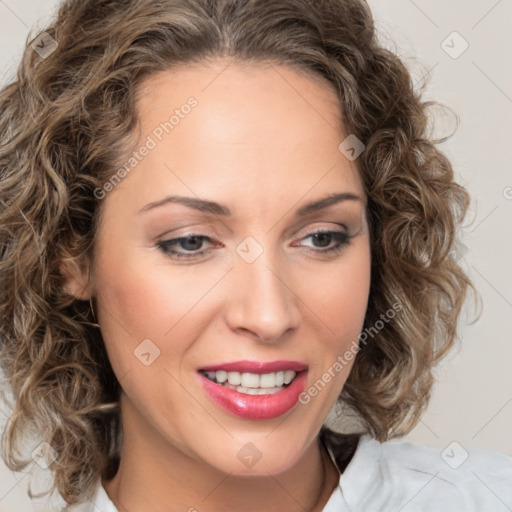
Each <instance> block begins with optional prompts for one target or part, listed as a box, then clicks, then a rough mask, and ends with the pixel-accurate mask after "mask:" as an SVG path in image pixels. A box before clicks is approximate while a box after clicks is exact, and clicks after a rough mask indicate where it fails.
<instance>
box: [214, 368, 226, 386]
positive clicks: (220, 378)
mask: <svg viewBox="0 0 512 512" xmlns="http://www.w3.org/2000/svg"><path fill="white" fill-rule="evenodd" d="M215 378H216V379H217V382H218V383H219V384H222V383H223V382H226V381H227V380H228V372H225V371H224V370H217V371H216V372H215Z"/></svg>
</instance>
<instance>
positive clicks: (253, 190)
mask: <svg viewBox="0 0 512 512" xmlns="http://www.w3.org/2000/svg"><path fill="white" fill-rule="evenodd" d="M226 66H227V62H226V61H218V62H216V63H214V64H209V65H206V64H205V65H194V66H186V67H180V68H177V69H175V70H173V71H172V72H171V71H167V72H162V73H159V74H158V75H157V76H154V77H152V78H150V79H149V80H148V81H147V82H146V84H145V87H144V89H143V92H142V94H141V95H140V98H139V101H138V104H137V109H138V112H139V116H140V128H141V130H140V132H137V136H138V137H139V139H138V142H137V143H136V146H135V147H136V150H137V154H136V155H135V156H134V157H133V158H134V160H132V161H131V163H130V164H129V166H127V169H129V172H127V173H126V175H125V176H124V177H123V174H124V173H120V174H119V176H120V177H122V179H121V181H120V182H119V183H117V182H112V183H114V185H115V186H114V185H112V183H111V184H110V185H107V186H106V187H105V188H104V189H103V190H109V191H108V192H106V193H105V194H104V195H105V197H104V198H103V199H102V200H101V201H102V206H101V207H102V209H103V210H102V222H101V225H100V227H99V231H98V240H97V246H96V251H97V252H96V258H95V261H94V262H93V280H92V282H91V284H90V293H91V295H93V296H94V297H95V299H96V315H97V318H98V321H99V324H100V325H101V332H102V335H103V338H104V341H105V345H106V348H107V351H108V355H109V358H110V360H111V363H112V367H113V369H114V371H115V373H116V375H117V378H118V379H119V381H120V384H121V387H122V389H123V397H122V408H123V422H124V429H125V431H127V432H128V431H130V432H131V433H132V440H133V439H136V441H133V442H134V443H137V444H138V445H139V446H138V448H139V450H141V451H144V450H145V451H146V453H153V454H155V455H156V454H162V455H163V454H165V453H166V451H168V453H171V451H172V450H179V451H180V452H182V453H183V454H185V455H186V456H188V457H191V458H192V459H193V460H196V461H200V462H201V463H208V464H209V465H211V466H213V467H215V468H218V469H219V470H222V471H225V472H230V473H233V474H239V475H244V474H251V475H265V474H267V472H270V473H278V472H280V471H284V470H286V469H287V468H289V467H290V466H292V465H293V464H294V463H295V462H296V461H297V460H298V458H299V457H300V456H301V455H302V454H303V453H304V452H305V450H306V448H307V447H308V446H310V445H311V443H312V441H313V440H314V439H315V437H316V435H317V434H318V431H319V429H320V427H321V425H322V423H323V422H324V420H325V418H326V416H327V415H328V413H329V411H330V409H331V407H332V406H333V404H334V403H335V401H336V398H337V397H338V395H339V393H340V391H341V390H342V388H343V385H344V382H345V380H346V378H347V376H348V374H349V371H350V368H351V365H352V363H353V360H348V359H347V358H343V356H344V354H345V353H346V352H347V351H349V350H350V351H352V352H355V348H354V347H355V341H356V340H357V337H358V334H359V333H360V331H361V329H362V326H363V319H364V315H365V311H366V307H367V300H368V293H369V286H370V247H369V236H368V226H367V221H366V216H365V206H366V196H365V193H364V189H363V185H362V182H361V178H360V176H359V174H358V170H357V169H356V166H355V162H351V161H350V160H349V159H347V158H346V157H345V156H344V154H342V153H341V152H340V150H339V149H338V146H339V145H340V143H341V142H342V141H343V140H344V139H345V138H346V137H347V136H348V135H349V133H346V132H345V133H344V132H343V131H342V130H341V129H340V127H339V126H340V123H339V120H338V116H339V106H338V104H337V102H336V97H335V94H334V93H333V92H332V91H331V89H330V88H329V87H328V86H327V85H326V84H324V83H323V82H321V81H320V80H317V79H312V78H311V77H308V76H307V75H306V74H304V73H301V74H298V73H297V72H296V71H294V70H292V69H290V68H287V67H284V66H267V67H264V66H262V65H259V66H255V65H254V64H253V65H249V64H247V65H241V64H230V65H229V66H227V67H226ZM191 97H192V98H193V99H189V98H191ZM187 105H188V106H187ZM173 115H174V117H173V118H171V116H173ZM166 123H167V124H166ZM142 147H145V148H146V149H140V148H142ZM127 160H128V158H127ZM116 183H117V184H116ZM110 189H112V190H110ZM334 195H336V196H338V195H339V196H338V198H337V200H336V201H326V202H324V203H322V200H325V199H326V198H329V197H331V198H332V197H333V196H334ZM166 198H170V199H169V200H166ZM172 198H174V199H172ZM319 201H320V202H319ZM308 205H309V206H308ZM315 205H316V206H315ZM319 231H320V232H323V233H324V234H323V235H322V234H320V235H315V233H317V232H319ZM338 358H340V359H341V358H343V361H344V363H343V364H340V363H339V359H338ZM241 361H242V362H247V361H249V362H251V363H253V366H243V363H240V362H241ZM337 361H338V364H336V362H337ZM273 362H276V363H275V364H274V365H273V366H267V367H265V366H261V365H263V364H266V363H273ZM228 365H230V366H229V367H228ZM294 365H295V366H294ZM208 367H210V368H211V369H210V371H211V372H212V373H210V374H208V375H209V377H210V378H216V379H217V378H218V380H220V381H222V380H223V379H225V378H226V377H228V378H229V380H230V381H231V382H232V384H231V387H232V388H237V386H239V385H240V384H241V385H243V386H244V389H245V391H246V392H245V393H244V392H239V391H240V389H239V391H236V390H233V389H229V388H228V387H226V386H225V385H222V384H219V383H214V382H212V381H210V380H209V379H208V377H207V376H205V375H204V374H203V372H200V371H199V370H202V369H206V368H208ZM340 367H341V368H340ZM237 368H238V369H239V370H240V371H239V372H237V371H236V369H237ZM217 370H218V373H217V372H216V371H217ZM279 370H282V371H283V372H284V373H282V374H280V373H276V372H278V371H279ZM228 372H229V373H231V375H229V373H228ZM243 373H247V374H248V375H246V376H243V375H240V378H241V382H237V380H236V379H237V378H238V374H243ZM226 374H227V375H226ZM261 374H265V376H264V377H261V376H260V375H261ZM293 376H295V377H294V380H293V381H292V382H291V384H289V386H286V387H284V386H282V383H283V379H286V380H289V379H290V378H292V377H293ZM315 383H316V385H315ZM258 385H259V387H258V388H252V390H251V391H247V388H248V387H249V388H251V387H252V386H258ZM262 386H269V387H262ZM310 388H311V389H312V391H311V392H309V391H308V390H310ZM242 391H243V390H242ZM249 393H262V394H261V395H259V394H258V395H256V394H249ZM301 393H302V394H301ZM299 395H300V401H299ZM134 433H137V435H136V436H135V435H133V434H134ZM247 443H252V444H247ZM247 457H249V458H251V457H252V459H251V460H253V459H254V460H256V459H258V458H259V460H257V463H245V462H244V461H246V460H248V459H247ZM241 461H242V463H241Z"/></svg>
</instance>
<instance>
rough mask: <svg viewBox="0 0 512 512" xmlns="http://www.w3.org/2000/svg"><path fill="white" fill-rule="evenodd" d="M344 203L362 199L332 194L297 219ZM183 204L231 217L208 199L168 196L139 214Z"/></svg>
mask: <svg viewBox="0 0 512 512" xmlns="http://www.w3.org/2000/svg"><path fill="white" fill-rule="evenodd" d="M343 201H361V202H363V200H362V198H361V197H359V196H358V195H357V194H354V193H352V192H339V193H336V194H330V195H328V196H327V197H323V198H321V199H317V200H315V201H311V202H309V203H306V204H305V205H303V206H301V207H300V208H299V209H298V210H297V212H296V214H295V215H296V216H297V217H303V216H305V215H308V214H310V213H313V212H316V211H318V210H322V209H324V208H328V207H329V206H333V205H335V204H338V203H341V202H343ZM170 203H174V204H181V205H183V206H187V207H189V208H193V209H195V210H199V211H201V212H205V213H212V214H214V215H222V216H225V217H228V216H231V215H232V213H231V210H230V209H229V208H228V207H227V206H223V205H221V204H219V203H216V202H214V201H208V200H206V199H199V198H195V197H184V196H167V197H164V198H163V199H161V200H160V201H155V202H152V203H148V204H147V205H146V206H144V207H142V208H141V209H140V210H139V211H138V212H137V213H138V214H140V213H143V212H147V211H149V210H153V209H155V208H158V207H160V206H163V205H166V204H170Z"/></svg>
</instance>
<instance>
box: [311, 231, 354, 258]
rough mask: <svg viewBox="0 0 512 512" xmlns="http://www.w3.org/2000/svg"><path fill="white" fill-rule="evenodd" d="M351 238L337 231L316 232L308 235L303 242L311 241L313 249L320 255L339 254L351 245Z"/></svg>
mask: <svg viewBox="0 0 512 512" xmlns="http://www.w3.org/2000/svg"><path fill="white" fill-rule="evenodd" d="M350 238H351V237H350V236H349V235H348V234H347V233H345V232H344V231H337V230H320V229H319V230H316V231H314V232H312V233H309V235H306V236H305V237H304V238H302V239H301V240H307V239H311V242H312V244H313V245H312V246H310V247H312V249H313V251H314V252H318V253H323V254H326V253H332V252H338V251H341V249H343V247H344V246H346V245H350Z"/></svg>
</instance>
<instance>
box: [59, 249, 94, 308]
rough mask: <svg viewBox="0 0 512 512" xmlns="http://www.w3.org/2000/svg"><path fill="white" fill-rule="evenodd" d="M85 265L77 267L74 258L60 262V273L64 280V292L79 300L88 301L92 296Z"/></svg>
mask: <svg viewBox="0 0 512 512" xmlns="http://www.w3.org/2000/svg"><path fill="white" fill-rule="evenodd" d="M87 268H88V267H87V265H85V264H82V265H79V264H78V263H77V261H76V259H74V258H66V259H63V260H62V261H61V264H60V272H61V274H62V275H63V276H64V278H65V284H64V287H63V289H64V291H65V292H66V293H67V294H68V295H72V296H74V297H76V298H77V299H80V300H89V299H90V298H91V297H92V296H93V293H92V285H91V283H90V280H89V273H88V272H87Z"/></svg>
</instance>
